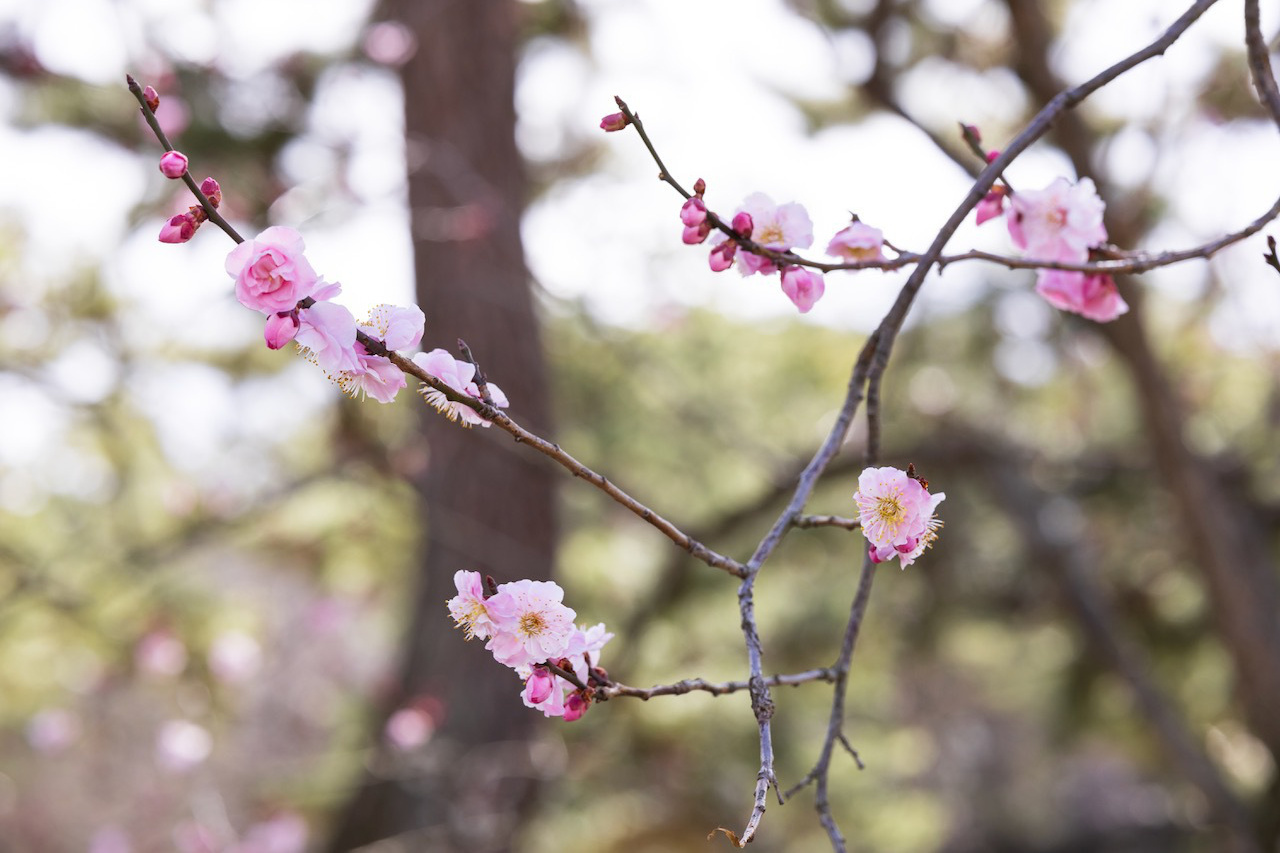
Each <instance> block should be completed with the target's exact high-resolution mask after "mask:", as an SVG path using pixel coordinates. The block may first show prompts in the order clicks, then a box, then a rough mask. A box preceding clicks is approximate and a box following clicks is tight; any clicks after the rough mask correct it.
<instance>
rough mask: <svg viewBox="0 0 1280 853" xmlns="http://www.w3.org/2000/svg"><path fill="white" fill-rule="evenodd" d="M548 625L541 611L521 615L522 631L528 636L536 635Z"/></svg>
mask: <svg viewBox="0 0 1280 853" xmlns="http://www.w3.org/2000/svg"><path fill="white" fill-rule="evenodd" d="M546 627H547V623H546V620H544V619H543V618H542V614H541V613H536V612H534V613H526V614H524V615H523V616H521V617H520V633H521V634H524V635H525V636H526V637H536V636H537V635H538V634H541V633H542V632H543V630H544V629H545V628H546Z"/></svg>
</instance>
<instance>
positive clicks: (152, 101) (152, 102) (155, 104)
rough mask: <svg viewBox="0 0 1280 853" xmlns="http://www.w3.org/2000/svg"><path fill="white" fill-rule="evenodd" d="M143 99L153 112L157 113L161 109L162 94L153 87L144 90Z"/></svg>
mask: <svg viewBox="0 0 1280 853" xmlns="http://www.w3.org/2000/svg"><path fill="white" fill-rule="evenodd" d="M142 99H143V100H144V101H146V102H147V108H148V109H150V110H151V112H155V111H156V110H158V109H160V93H159V92H157V91H156V90H155V89H154V88H153V87H151V86H148V87H147V88H145V89H143V90H142Z"/></svg>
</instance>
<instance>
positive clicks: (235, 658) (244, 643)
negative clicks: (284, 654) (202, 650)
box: [208, 631, 262, 684]
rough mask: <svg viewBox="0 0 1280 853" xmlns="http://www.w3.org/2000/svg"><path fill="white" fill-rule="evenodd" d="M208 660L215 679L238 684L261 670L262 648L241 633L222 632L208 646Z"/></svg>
mask: <svg viewBox="0 0 1280 853" xmlns="http://www.w3.org/2000/svg"><path fill="white" fill-rule="evenodd" d="M208 658H209V670H210V671H211V672H212V673H213V675H214V677H215V678H217V679H218V680H219V681H223V682H226V683H228V684H239V683H242V682H245V681H248V680H249V679H250V678H252V677H253V676H255V675H257V674H258V672H259V671H260V670H261V669H262V646H261V645H260V644H259V643H258V641H257V640H255V639H254V638H253V637H251V636H250V635H248V634H246V633H244V632H243V631H223V632H222V633H221V634H219V635H218V636H216V637H214V638H213V642H212V643H211V644H210V645H209V656H208Z"/></svg>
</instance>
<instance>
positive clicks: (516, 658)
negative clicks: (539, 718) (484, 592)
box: [485, 580, 575, 667]
mask: <svg viewBox="0 0 1280 853" xmlns="http://www.w3.org/2000/svg"><path fill="white" fill-rule="evenodd" d="M563 599H564V590H563V589H561V588H560V586H559V584H556V583H554V582H552V581H532V580H520V581H513V582H512V583H504V584H502V585H501V586H500V587H498V592H497V593H496V594H495V595H492V596H490V597H489V598H488V599H487V600H486V601H485V609H486V610H487V611H488V613H489V617H490V618H491V619H492V620H493V624H494V633H493V636H491V637H490V638H489V642H488V643H487V644H486V645H485V648H486V649H488V650H489V651H491V652H493V656H494V658H496V659H497V661H498V662H499V663H502V664H506V665H507V666H510V667H517V666H526V665H532V664H535V663H543V662H545V661H547V660H552V659H556V658H559V657H560V656H561V655H563V654H564V652H565V651H566V650H567V649H568V647H569V640H570V639H571V637H572V636H573V630H574V625H573V618H574V616H575V613H574V612H573V610H571V609H569V608H568V607H565V606H564V604H563V603H562V601H563Z"/></svg>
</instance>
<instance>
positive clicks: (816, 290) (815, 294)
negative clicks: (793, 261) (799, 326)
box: [782, 267, 826, 314]
mask: <svg viewBox="0 0 1280 853" xmlns="http://www.w3.org/2000/svg"><path fill="white" fill-rule="evenodd" d="M825 290H826V285H825V284H824V283H823V281H822V276H821V275H820V274H819V273H816V272H814V271H813V270H807V269H805V268H804V267H787V268H786V269H785V270H783V272H782V292H783V293H785V294H786V295H787V298H788V299H790V300H791V301H792V302H793V303H795V306H796V307H797V308H799V309H800V313H801V314H808V313H809V309H811V308H813V306H814V305H816V304H817V302H818V300H819V299H821V298H822V294H823V292H825Z"/></svg>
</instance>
